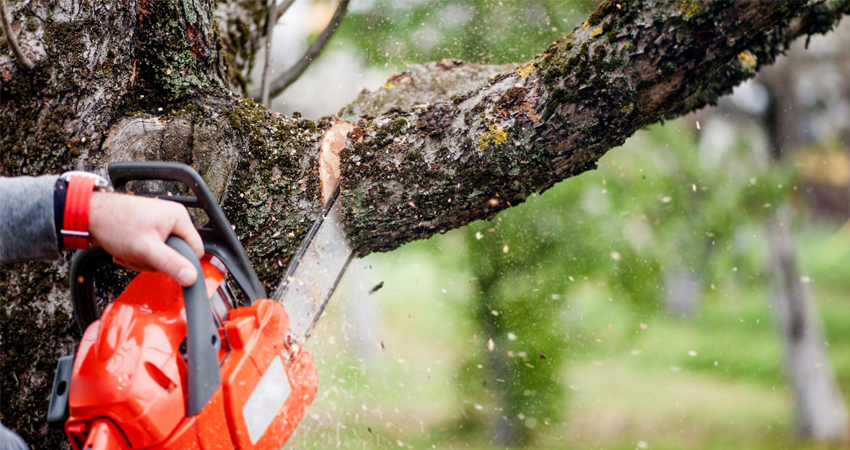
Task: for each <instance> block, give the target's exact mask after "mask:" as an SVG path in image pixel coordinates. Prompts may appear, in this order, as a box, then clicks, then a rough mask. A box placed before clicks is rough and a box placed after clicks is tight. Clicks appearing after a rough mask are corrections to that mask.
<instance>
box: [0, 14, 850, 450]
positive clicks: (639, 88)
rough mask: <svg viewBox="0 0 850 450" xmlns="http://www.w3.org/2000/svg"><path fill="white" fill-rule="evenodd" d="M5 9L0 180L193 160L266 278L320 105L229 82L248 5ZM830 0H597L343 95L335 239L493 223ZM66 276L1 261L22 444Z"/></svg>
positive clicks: (7, 397)
mask: <svg viewBox="0 0 850 450" xmlns="http://www.w3.org/2000/svg"><path fill="white" fill-rule="evenodd" d="M7 3H8V6H9V10H10V15H11V16H12V18H13V23H19V24H21V29H20V31H19V33H18V40H19V44H20V46H21V49H22V52H23V53H24V54H25V55H26V56H27V58H29V59H30V60H32V61H33V62H34V64H35V66H34V68H33V69H32V70H31V71H28V70H26V69H24V68H22V67H19V66H18V65H17V61H16V59H15V58H14V57H12V56H10V55H7V54H5V53H6V49H7V46H6V43H5V41H0V49H3V52H4V54H3V55H0V83H2V84H0V152H1V153H0V174H3V175H21V174H41V173H50V172H53V173H55V172H61V171H64V170H69V169H89V170H102V169H103V168H105V166H106V165H107V164H108V163H109V162H111V161H118V160H126V159H136V160H146V159H164V160H173V161H182V162H186V163H189V164H192V165H193V166H195V167H196V168H197V169H198V170H199V172H201V174H202V175H203V176H204V178H205V179H206V181H207V182H208V184H209V185H210V187H211V188H212V190H213V191H214V192H215V193H216V195H217V196H218V197H219V199H220V200H221V202H222V204H223V206H224V208H225V212H226V214H227V215H228V218H229V219H230V220H231V222H232V223H233V224H234V225H235V227H236V231H237V233H238V235H239V237H240V239H242V241H243V243H244V244H245V246H246V248H247V250H248V252H249V255H250V256H251V258H252V261H253V262H254V264H255V265H256V267H257V270H258V272H259V274H260V276H261V277H262V279H263V280H264V282H266V283H269V284H271V283H274V282H276V280H277V279H278V277H279V276H280V275H281V274H282V273H283V271H284V270H285V268H286V265H287V263H288V261H289V258H291V256H292V254H293V253H294V251H295V249H296V248H297V245H298V243H299V242H300V240H301V238H302V237H303V236H304V234H305V233H306V231H307V229H308V228H309V225H310V224H311V222H312V221H313V220H314V219H315V218H316V216H317V214H318V213H319V211H320V209H321V201H322V200H321V177H320V172H319V153H320V150H321V148H322V143H323V137H324V135H325V133H326V132H327V131H328V130H330V129H334V127H335V121H336V119H331V118H327V119H322V120H319V121H310V120H303V119H300V118H297V117H293V118H288V117H283V116H280V115H277V114H274V113H270V112H269V111H267V110H266V109H264V108H263V107H261V106H259V105H257V104H255V103H253V102H252V101H251V100H249V99H243V98H240V97H238V96H236V95H235V94H232V93H231V92H230V91H229V89H228V88H229V87H230V86H231V85H232V84H234V83H235V84H240V83H241V84H242V85H243V86H244V80H245V79H246V78H245V75H244V71H245V70H249V69H250V64H251V61H252V60H253V56H254V53H255V50H256V48H258V47H257V46H256V43H257V42H258V41H259V37H258V33H260V32H259V31H258V30H259V28H261V27H260V26H259V24H261V23H262V17H261V16H262V14H252V13H251V12H252V11H258V10H256V9H252V8H255V7H256V6H257V5H260V8H261V9H264V8H263V5H264V2H262V1H256V0H254V1H251V0H231V1H228V2H223V4H222V5H221V6H219V9H220V11H230V12H232V16H227V17H221V14H220V17H221V19H220V21H221V26H220V28H219V27H217V26H216V23H215V14H214V13H215V8H216V4H215V2H214V1H213V0H156V1H129V0H111V1H109V0H108V1H105V2H85V1H82V0H61V1H59V2H55V1H52V0H30V1H28V2H22V1H15V2H7ZM847 4H848V2H847V1H846V0H834V1H830V2H821V3H814V4H811V3H807V2H774V1H768V0H763V1H740V2H713V1H709V0H699V1H697V0H692V1H684V2H683V1H678V0H658V1H652V0H646V1H643V2H636V3H632V2H623V3H618V2H615V1H606V2H604V3H603V4H601V5H600V6H599V8H598V9H597V10H596V12H594V13H593V15H591V17H590V18H588V20H587V21H586V22H585V23H584V24H583V25H582V26H580V27H579V28H577V29H575V30H574V31H573V32H572V33H571V34H570V35H568V36H566V37H564V38H563V39H560V40H559V41H557V42H556V43H554V44H553V45H552V46H550V47H549V48H548V49H546V51H545V52H544V53H543V54H542V55H541V56H539V57H538V58H535V59H534V60H532V61H530V62H528V63H526V64H524V65H522V66H520V67H519V68H517V69H516V70H513V71H507V72H505V73H503V74H501V75H498V76H496V77H495V78H494V79H492V80H488V81H486V82H481V80H480V79H479V78H476V79H473V80H471V81H470V82H468V83H467V85H466V89H464V88H463V87H464V86H463V84H460V83H459V84H458V86H457V88H456V89H455V90H454V92H453V93H452V95H454V96H453V97H450V98H445V97H444V98H439V95H433V94H435V93H434V92H433V91H431V94H432V95H430V96H427V95H423V96H422V97H419V98H422V99H425V102H427V103H424V102H417V103H414V105H415V106H405V107H404V108H395V109H390V110H382V109H371V110H369V108H368V107H365V106H364V107H363V108H361V109H351V110H350V111H352V114H354V115H358V116H359V117H358V118H357V122H356V124H357V126H356V127H355V128H354V130H353V131H352V132H351V133H350V134H349V137H348V139H347V140H346V141H345V143H344V149H343V150H342V152H341V155H340V156H341V163H340V171H341V176H342V181H341V184H342V192H343V198H344V200H343V201H344V208H345V215H346V221H347V223H348V226H349V230H350V235H351V238H352V240H353V243H354V245H355V246H356V247H357V249H358V250H359V252H360V254H361V255H362V254H367V253H369V252H372V251H386V250H390V249H393V248H396V247H398V246H399V245H401V244H403V243H405V242H408V241H410V240H413V239H420V238H425V237H428V236H430V235H432V234H434V233H437V232H444V231H446V230H448V229H451V228H456V227H459V226H462V225H464V224H466V223H469V222H470V221H473V220H477V219H489V218H492V217H493V216H494V215H495V214H496V213H497V212H498V211H500V210H502V209H504V208H507V207H509V206H512V205H516V204H517V203H520V202H522V201H523V200H524V199H525V198H526V197H527V196H528V195H530V194H532V193H534V192H540V191H543V190H546V189H548V188H549V187H551V186H552V185H553V184H555V183H556V182H558V181H560V180H563V179H565V178H568V177H571V176H574V175H577V174H580V173H582V172H584V171H586V170H591V169H593V168H594V167H595V162H596V161H597V160H598V158H599V157H601V156H602V155H603V154H604V153H605V152H606V151H608V150H609V149H611V148H613V147H615V146H617V145H620V144H621V143H622V142H623V141H624V140H625V139H626V138H627V137H628V136H629V135H631V134H632V133H633V132H634V131H636V130H637V129H639V128H641V127H643V126H646V125H647V124H650V123H653V122H655V121H658V120H661V119H663V118H665V117H671V116H675V115H680V114H683V113H685V112H688V111H691V110H693V109H695V108H698V107H701V106H703V105H705V104H709V103H711V102H713V101H714V100H716V98H717V97H718V96H719V95H722V94H724V93H726V92H728V91H730V90H731V88H732V87H733V86H734V85H736V84H737V83H739V82H740V81H741V80H743V79H746V78H748V77H750V76H752V75H753V74H754V73H755V72H756V71H757V70H758V68H760V67H762V66H763V65H767V64H770V63H772V61H773V58H774V57H775V56H776V55H777V54H778V53H780V52H781V51H783V50H784V49H785V47H786V46H787V45H788V44H789V43H790V42H791V41H793V40H794V39H796V38H797V37H799V36H805V35H808V34H811V33H815V32H824V31H826V30H828V29H829V27H830V26H832V25H833V24H834V23H836V22H837V21H839V20H840V19H841V17H842V16H843V15H844V14H845V13H846V12H847V8H848V6H847ZM219 29H221V30H223V32H222V33H219V31H218V30H219ZM246 67H247V69H246ZM435 67H436V66H435ZM468 69H474V68H473V67H469V66H466V65H464V64H460V63H456V64H453V65H452V66H451V67H449V68H447V69H444V71H448V72H452V71H454V70H468ZM482 70H486V68H483V69H482ZM425 72H428V71H427V70H426V71H425ZM240 79H241V81H240ZM475 80H478V81H479V82H480V83H481V84H480V85H475V84H476V83H475ZM394 89H395V88H394V87H393V86H390V85H388V86H386V87H385V90H386V91H388V92H389V93H391V92H393V90H394ZM425 90H427V89H423V91H425ZM399 92H401V90H399ZM374 95H377V94H374ZM399 95H401V94H399ZM447 95H448V94H447ZM389 97H392V95H389ZM396 101H397V102H399V104H403V102H401V101H400V99H399V98H396ZM391 103H393V102H391V101H388V102H383V103H382V105H385V106H386V105H389V104H391ZM418 103H423V104H418ZM378 107H379V106H378V105H377V103H376V105H375V108H378ZM351 119H352V120H353V118H351ZM66 276H67V261H62V262H60V263H55V264H46V263H31V264H18V265H14V266H9V267H4V268H3V270H2V272H0V324H2V325H0V326H2V342H3V348H2V351H0V363H2V366H3V367H2V379H0V395H2V401H3V403H2V413H3V415H2V420H3V421H5V422H6V423H7V424H8V425H9V426H10V427H12V428H14V429H16V430H18V431H19V432H20V433H21V434H22V435H23V436H24V437H25V438H26V439H27V440H28V441H29V442H30V443H31V445H33V446H34V447H36V448H59V447H60V445H64V444H60V443H61V442H64V438H63V437H62V435H61V433H57V432H48V430H47V428H46V426H45V423H44V411H45V408H46V403H47V398H48V392H49V386H50V383H51V380H52V372H53V364H54V362H55V360H56V357H57V356H58V355H61V354H65V353H68V352H70V351H71V350H72V347H73V345H74V343H75V342H76V340H77V339H78V336H76V334H75V333H74V332H73V330H74V326H73V324H72V323H71V321H70V317H71V315H70V313H69V308H70V307H69V305H68V300H67V294H66V287H65V279H66Z"/></svg>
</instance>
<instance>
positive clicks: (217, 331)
mask: <svg viewBox="0 0 850 450" xmlns="http://www.w3.org/2000/svg"><path fill="white" fill-rule="evenodd" d="M109 172H110V176H111V177H112V179H113V182H114V183H115V185H116V188H118V189H123V190H126V187H127V183H128V182H130V181H136V180H166V181H178V182H182V183H184V184H185V185H187V186H189V188H190V189H191V190H192V191H193V192H194V193H195V197H162V198H164V199H169V200H175V201H178V202H180V203H182V204H184V205H186V206H187V207H199V208H203V209H204V211H205V212H206V214H207V217H209V219H210V226H209V227H207V228H201V229H199V230H198V231H199V233H200V234H201V236H202V239H203V240H204V248H205V252H206V254H205V256H204V257H203V258H202V259H201V260H200V261H199V260H198V259H197V257H195V255H194V253H193V252H192V250H191V248H190V247H189V246H188V244H186V243H185V242H184V241H182V239H180V238H177V237H174V236H172V237H170V238H169V239H168V241H167V244H168V245H169V246H171V247H172V248H174V249H175V250H177V251H178V252H180V253H181V254H182V255H183V256H185V257H186V258H187V259H189V260H190V261H192V262H193V264H195V265H196V269H197V270H198V273H199V274H202V275H203V276H199V277H198V281H197V282H196V283H195V285H193V286H191V287H189V288H181V287H180V286H179V285H178V284H177V283H176V282H175V281H173V280H171V279H170V278H168V277H167V276H165V275H163V274H159V273H147V272H143V273H141V274H139V275H138V276H136V277H135V278H134V279H133V280H132V281H131V282H130V283H129V284H128V285H127V287H126V289H125V290H124V291H123V292H122V293H121V294H120V295H119V296H118V297H117V298H116V299H115V301H114V302H112V303H111V304H109V305H108V306H106V308H104V310H103V313H102V314H101V313H100V312H99V310H98V308H97V304H96V302H95V295H94V270H93V269H94V266H95V263H97V262H99V261H102V260H103V259H104V258H106V257H108V255H105V252H103V250H101V249H91V250H86V251H83V252H79V253H78V254H77V255H76V256H75V258H74V262H73V263H72V267H71V280H70V284H71V293H72V303H73V305H74V310H75V317H76V319H77V322H78V324H79V325H80V327H81V328H84V329H85V331H84V333H83V337H82V340H81V341H80V345H79V348H78V350H77V352H76V355H75V356H74V357H73V358H72V357H64V358H62V359H60V362H59V365H58V368H57V373H56V378H55V380H54V388H53V393H52V396H51V404H50V408H49V409H48V421H50V422H51V423H59V424H63V425H64V429H65V431H66V434H67V435H68V438H69V440H70V441H71V446H72V447H73V448H74V449H75V450H81V449H86V450H89V449H91V450H101V449H112V448H117V449H142V448H145V449H246V450H247V449H256V450H259V449H268V450H272V449H274V450H277V449H279V448H281V447H282V446H283V444H284V443H285V442H286V440H287V439H288V438H289V436H290V435H291V434H292V432H293V431H294V429H295V427H296V426H297V425H298V423H299V422H300V420H301V418H302V417H303V415H304V413H305V410H306V408H307V406H309V404H310V403H312V400H313V398H314V397H315V394H316V390H317V388H318V376H317V373H316V369H315V365H314V364H313V360H312V357H311V356H310V354H309V353H308V352H307V351H304V350H303V349H301V348H300V347H299V346H297V345H294V344H290V343H289V342H290V340H289V339H288V335H289V333H290V328H289V317H288V316H287V314H286V311H285V310H284V308H283V306H282V305H281V304H280V303H277V302H275V301H272V300H269V299H267V298H266V295H265V291H264V289H263V286H262V284H261V283H260V282H259V279H258V278H257V276H256V274H255V272H254V271H253V268H252V267H251V265H250V261H249V260H248V258H247V255H246V254H245V251H244V249H243V248H242V246H241V244H240V243H239V241H238V239H237V238H236V234H235V233H234V232H233V229H232V228H231V227H230V225H229V224H228V223H227V220H226V219H225V218H224V214H223V212H222V211H221V208H220V207H219V206H218V204H217V203H216V202H215V200H214V198H213V197H212V194H211V193H210V192H209V190H208V189H207V187H206V185H205V184H204V182H203V180H202V179H201V178H200V176H199V175H198V174H197V172H195V171H194V170H193V169H191V168H190V167H189V166H185V165H183V164H175V163H119V164H113V165H111V166H110V168H109ZM228 275H230V276H231V277H232V279H233V280H235V281H236V285H237V286H238V287H239V291H240V292H241V293H242V294H243V295H242V297H243V298H244V299H245V301H244V302H243V303H244V305H242V306H240V305H239V304H238V302H237V301H236V296H235V295H234V293H233V291H232V290H231V289H230V285H229V283H228V281H227V280H226V277H227V276H228Z"/></svg>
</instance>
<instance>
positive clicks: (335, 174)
mask: <svg viewBox="0 0 850 450" xmlns="http://www.w3.org/2000/svg"><path fill="white" fill-rule="evenodd" d="M353 129H354V124H352V123H348V122H336V123H334V125H333V126H332V127H331V128H330V129H329V130H328V131H327V133H325V136H324V138H323V139H322V157H321V158H320V159H319V171H320V172H321V176H320V178H319V180H320V181H321V183H322V203H327V202H328V200H329V199H330V197H331V195H332V194H333V191H334V189H336V187H337V186H338V185H339V152H341V151H342V149H343V148H344V147H345V138H346V137H347V136H348V133H350V132H351V130H353Z"/></svg>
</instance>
